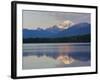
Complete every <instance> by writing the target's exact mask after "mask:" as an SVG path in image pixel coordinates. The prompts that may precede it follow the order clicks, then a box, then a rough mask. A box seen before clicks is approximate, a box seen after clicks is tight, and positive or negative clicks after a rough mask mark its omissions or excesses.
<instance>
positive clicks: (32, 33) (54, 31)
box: [23, 23, 91, 38]
mask: <svg viewBox="0 0 100 80" xmlns="http://www.w3.org/2000/svg"><path fill="white" fill-rule="evenodd" d="M90 26H91V25H90V24H89V23H79V24H75V25H73V26H71V27H69V28H68V29H61V28H59V27H58V26H57V25H54V26H53V27H50V28H47V29H41V28H37V29H36V30H28V29H23V38H59V37H69V36H79V35H86V34H90V32H91V31H90Z"/></svg>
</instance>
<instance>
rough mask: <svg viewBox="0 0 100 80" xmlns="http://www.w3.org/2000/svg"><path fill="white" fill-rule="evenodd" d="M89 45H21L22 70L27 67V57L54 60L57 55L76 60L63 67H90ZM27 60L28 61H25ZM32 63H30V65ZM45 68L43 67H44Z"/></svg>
mask: <svg viewBox="0 0 100 80" xmlns="http://www.w3.org/2000/svg"><path fill="white" fill-rule="evenodd" d="M90 51H91V50H90V43H47V44H23V57H25V59H24V58H23V68H25V69H29V68H31V69H32V68H35V67H32V66H31V67H27V66H26V65H28V63H29V62H28V61H26V59H27V57H28V56H37V57H41V56H43V55H45V56H48V57H52V58H54V59H56V58H57V57H58V56H59V55H68V56H70V57H72V58H73V59H75V60H76V62H74V63H73V64H70V65H63V67H64V66H68V67H73V66H90V60H91V57H90V56H91V52H90ZM27 60H28V59H27ZM32 64H34V63H31V64H30V65H32ZM44 68H45V67H44Z"/></svg>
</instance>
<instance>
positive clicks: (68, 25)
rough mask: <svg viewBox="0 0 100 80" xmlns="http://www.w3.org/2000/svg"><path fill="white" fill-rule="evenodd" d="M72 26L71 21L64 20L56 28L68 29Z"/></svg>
mask: <svg viewBox="0 0 100 80" xmlns="http://www.w3.org/2000/svg"><path fill="white" fill-rule="evenodd" d="M72 24H73V22H72V21H70V20H65V21H63V22H62V23H60V24H58V26H59V27H60V28H67V27H70V26H71V25H72Z"/></svg>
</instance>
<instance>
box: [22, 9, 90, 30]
mask: <svg viewBox="0 0 100 80" xmlns="http://www.w3.org/2000/svg"><path fill="white" fill-rule="evenodd" d="M22 18H23V28H25V29H37V28H44V29H45V28H49V27H52V26H53V25H59V26H61V27H62V26H68V25H69V24H70V23H71V24H78V23H84V22H87V23H90V20H91V19H90V13H75V12H54V11H52V12H51V11H34V10H23V17H22ZM65 24H66V25H65Z"/></svg>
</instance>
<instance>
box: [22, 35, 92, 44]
mask: <svg viewBox="0 0 100 80" xmlns="http://www.w3.org/2000/svg"><path fill="white" fill-rule="evenodd" d="M90 39H91V36H90V34H87V35H81V36H71V37H62V38H27V39H23V43H65V42H90Z"/></svg>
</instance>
